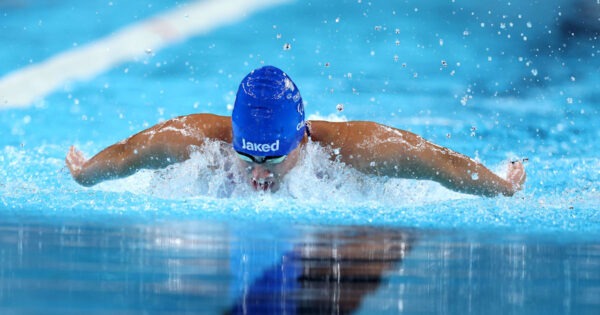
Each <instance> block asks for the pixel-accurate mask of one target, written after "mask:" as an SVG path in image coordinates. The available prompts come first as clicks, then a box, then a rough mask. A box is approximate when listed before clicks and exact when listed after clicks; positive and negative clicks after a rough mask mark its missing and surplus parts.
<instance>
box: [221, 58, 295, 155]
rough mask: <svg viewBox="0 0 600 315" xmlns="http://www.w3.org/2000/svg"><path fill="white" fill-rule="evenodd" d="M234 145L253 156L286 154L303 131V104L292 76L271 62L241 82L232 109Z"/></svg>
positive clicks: (234, 147) (240, 150) (236, 149)
mask: <svg viewBox="0 0 600 315" xmlns="http://www.w3.org/2000/svg"><path fill="white" fill-rule="evenodd" d="M231 121H232V128H233V149H234V150H235V151H237V152H240V153H243V154H247V155H249V156H255V157H277V156H283V155H287V154H289V153H290V152H291V151H292V150H294V149H295V148H296V147H297V146H298V145H299V144H300V142H301V141H302V139H303V137H304V134H305V128H306V127H305V122H304V104H303V103H302V97H301V96H300V91H298V88H297V87H296V85H295V84H294V82H292V79H290V77H288V76H287V74H285V73H284V72H283V71H281V70H280V69H278V68H275V67H272V66H265V67H262V68H259V69H256V70H254V71H252V72H250V74H248V75H247V76H246V77H245V78H244V79H243V80H242V82H241V83H240V87H239V89H238V92H237V95H236V99H235V104H234V107H233V113H232V115H231Z"/></svg>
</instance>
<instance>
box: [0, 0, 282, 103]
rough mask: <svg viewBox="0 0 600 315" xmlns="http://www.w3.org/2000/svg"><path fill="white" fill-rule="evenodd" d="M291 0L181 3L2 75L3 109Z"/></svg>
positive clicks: (1, 94) (0, 94)
mask: <svg viewBox="0 0 600 315" xmlns="http://www.w3.org/2000/svg"><path fill="white" fill-rule="evenodd" d="M287 1H289V0H227V1H220V0H207V1H198V2H193V3H189V4H186V5H182V6H181V7H178V8H177V9H174V10H172V11H168V12H166V13H163V14H160V15H158V16H155V17H152V18H149V19H147V20H144V21H142V22H139V23H135V24H132V25H129V26H127V27H124V28H122V29H120V30H118V31H116V32H115V33H113V34H111V35H109V36H107V37H105V38H101V39H99V40H97V41H94V42H92V43H90V44H88V45H84V46H80V47H78V48H75V49H72V50H69V51H66V52H63V53H60V54H58V55H56V56H53V57H51V58H49V59H48V60H46V61H44V62H41V63H38V64H33V65H31V66H28V67H25V68H22V69H19V70H17V71H15V72H12V73H9V74H7V75H6V76H4V77H2V78H0V109H1V108H13V107H27V106H30V105H31V104H33V103H34V102H35V101H37V100H41V99H42V98H43V97H44V96H46V95H47V94H49V93H51V92H53V91H55V90H56V89H59V88H61V87H63V86H65V84H67V83H69V82H72V81H78V80H87V79H90V78H93V77H94V76H96V75H98V74H99V73H102V72H104V71H106V70H108V69H110V68H112V67H114V66H116V65H118V64H120V63H123V62H125V61H129V60H134V59H136V58H137V57H138V56H143V55H144V54H146V53H148V52H156V51H158V50H159V49H161V48H163V47H165V46H168V45H170V44H173V43H176V42H180V41H182V40H184V39H186V38H189V37H192V36H195V35H198V34H201V33H207V32H209V31H211V30H213V29H215V28H217V27H219V26H222V25H225V24H230V23H234V22H236V21H238V20H241V19H242V18H245V17H247V16H248V15H249V14H251V13H253V12H255V11H257V10H260V9H264V8H266V7H269V6H273V5H276V4H280V3H283V2H287ZM90 60H93V62H90Z"/></svg>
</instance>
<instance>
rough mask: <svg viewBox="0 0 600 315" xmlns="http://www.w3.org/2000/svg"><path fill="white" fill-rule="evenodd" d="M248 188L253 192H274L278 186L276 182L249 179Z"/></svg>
mask: <svg viewBox="0 0 600 315" xmlns="http://www.w3.org/2000/svg"><path fill="white" fill-rule="evenodd" d="M250 186H251V187H252V189H254V190H255V191H261V192H272V193H273V192H276V191H278V190H279V184H278V183H277V182H276V181H271V180H256V179H254V178H253V179H250Z"/></svg>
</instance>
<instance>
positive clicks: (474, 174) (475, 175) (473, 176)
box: [471, 173, 479, 180]
mask: <svg viewBox="0 0 600 315" xmlns="http://www.w3.org/2000/svg"><path fill="white" fill-rule="evenodd" d="M471 179H472V180H478V179H479V174H477V173H473V174H471Z"/></svg>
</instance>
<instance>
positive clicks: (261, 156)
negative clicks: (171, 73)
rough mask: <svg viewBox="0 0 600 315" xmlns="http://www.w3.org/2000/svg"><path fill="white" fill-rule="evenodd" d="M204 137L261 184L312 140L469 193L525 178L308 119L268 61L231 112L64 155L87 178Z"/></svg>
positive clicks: (350, 157)
mask: <svg viewBox="0 0 600 315" xmlns="http://www.w3.org/2000/svg"><path fill="white" fill-rule="evenodd" d="M206 140H216V141H223V142H226V143H232V144H233V150H234V151H235V154H237V156H238V157H239V159H238V160H239V162H240V163H243V164H244V168H245V169H246V170H247V172H246V175H247V177H248V181H249V182H250V184H251V185H252V187H254V188H255V189H256V190H265V191H266V190H270V191H275V190H277V189H279V185H280V182H281V180H282V179H283V177H284V176H285V175H286V174H287V173H288V172H289V171H290V170H291V169H292V168H293V167H294V166H295V165H296V163H297V161H298V158H299V155H300V152H301V150H303V148H304V145H305V144H306V142H307V141H314V142H317V143H319V144H321V145H323V146H324V147H326V148H328V149H329V150H330V152H331V159H334V160H337V161H341V162H343V163H345V164H347V165H350V166H352V167H354V168H356V169H357V170H359V171H361V172H363V173H366V174H373V175H381V176H390V177H399V178H413V179H428V180H434V181H437V182H439V183H440V184H442V185H443V186H445V187H447V188H449V189H452V190H455V191H458V192H463V193H468V194H475V195H484V196H496V195H498V194H503V195H506V196H511V195H513V194H514V193H515V192H516V191H518V190H520V189H521V188H522V185H523V183H524V182H525V177H526V176H525V170H524V168H523V165H522V164H521V163H520V162H513V163H509V165H508V174H507V178H506V179H504V178H501V177H499V176H497V175H496V174H494V173H493V172H491V171H490V170H489V169H487V168H486V167H485V166H483V165H482V164H480V163H478V162H476V161H474V160H472V159H470V158H468V157H466V156H464V155H462V154H459V153H456V152H453V151H451V150H450V149H447V148H444V147H441V146H438V145H435V144H433V143H431V142H428V141H426V140H425V139H423V138H422V137H420V136H418V135H415V134H413V133H411V132H408V131H403V130H399V129H395V128H391V127H388V126H384V125H380V124H377V123H374V122H367V121H351V122H341V123H340V122H326V121H306V122H305V120H304V105H303V102H302V98H301V96H300V92H299V91H298V89H297V87H296V85H295V84H294V83H293V82H292V80H291V79H290V78H289V77H288V76H287V75H286V74H285V73H283V72H282V71H281V70H279V69H277V68H275V67H271V66H266V67H263V68H260V69H256V70H254V71H252V72H251V73H250V74H248V75H247V76H246V77H245V78H244V80H243V81H242V82H241V84H240V87H239V89H238V93H237V97H236V100H235V106H234V108H233V113H232V117H225V116H216V115H212V114H193V115H188V116H183V117H178V118H174V119H171V120H168V121H165V122H163V123H160V124H157V125H155V126H153V127H150V128H149V129H146V130H144V131H142V132H140V133H138V134H135V135H133V136H131V137H130V138H128V139H126V140H124V141H121V142H119V143H116V144H114V145H112V146H110V147H108V148H106V149H104V150H102V151H101V152H100V153H98V154H97V155H96V156H94V157H92V158H91V159H89V160H86V159H85V158H84V157H83V154H82V153H81V152H80V151H78V150H76V149H75V148H74V147H71V149H70V151H69V153H68V155H67V158H66V163H67V166H68V167H69V170H70V171H71V174H72V175H73V178H74V179H75V180H76V181H77V182H78V183H80V184H81V185H84V186H92V185H95V184H97V183H99V182H102V181H104V180H109V179H116V178H121V177H125V176H129V175H131V174H133V173H135V172H137V171H138V170H140V169H144V168H146V169H157V168H164V167H166V166H168V165H170V164H173V163H178V162H182V161H184V160H187V159H189V158H190V154H191V152H192V150H193V148H197V147H200V146H201V145H202V144H204V143H205V141H206Z"/></svg>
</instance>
